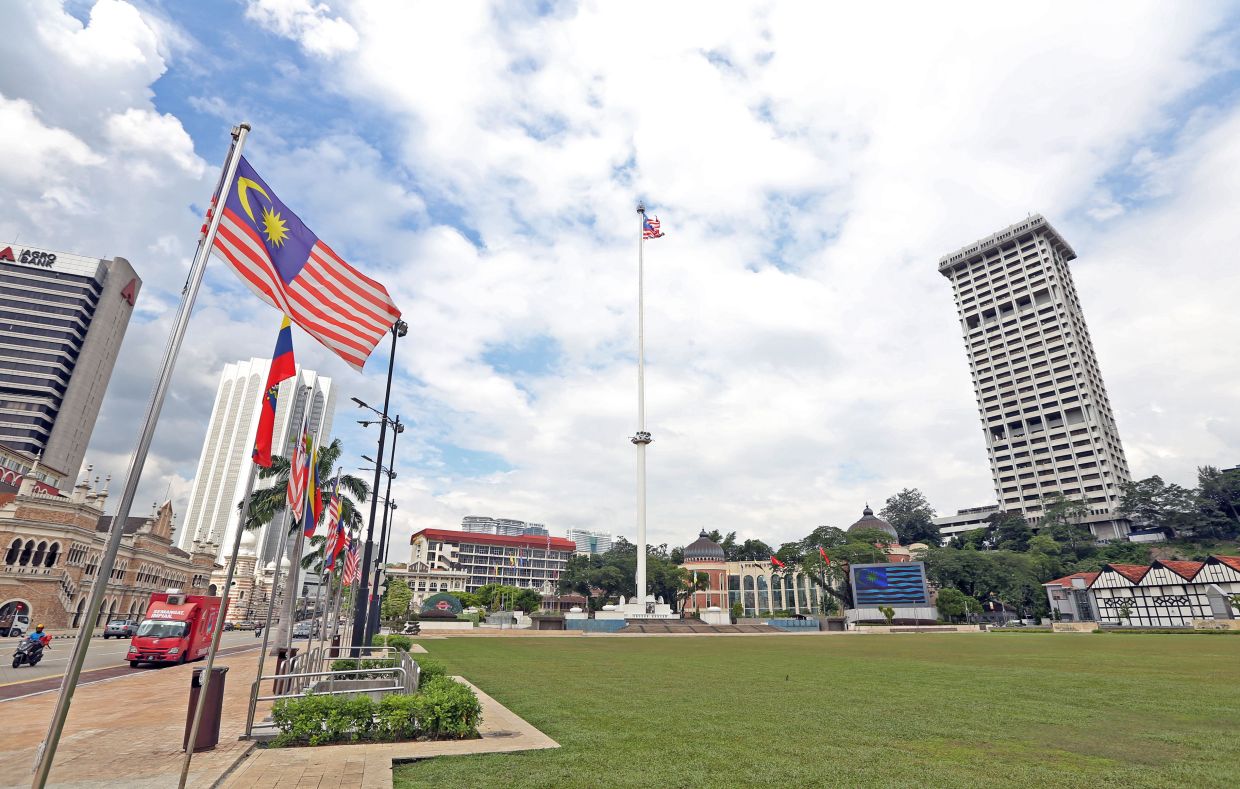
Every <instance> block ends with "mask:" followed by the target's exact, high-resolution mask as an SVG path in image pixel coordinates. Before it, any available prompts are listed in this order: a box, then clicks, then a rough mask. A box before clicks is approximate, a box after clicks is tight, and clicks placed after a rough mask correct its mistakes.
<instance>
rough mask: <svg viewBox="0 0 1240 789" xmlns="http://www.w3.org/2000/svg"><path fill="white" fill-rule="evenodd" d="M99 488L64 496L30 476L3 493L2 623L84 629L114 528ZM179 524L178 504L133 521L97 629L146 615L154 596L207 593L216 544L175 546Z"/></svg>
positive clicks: (87, 485) (88, 486)
mask: <svg viewBox="0 0 1240 789" xmlns="http://www.w3.org/2000/svg"><path fill="white" fill-rule="evenodd" d="M88 476H89V468H88ZM97 486H98V480H97V479H96V480H95V481H94V483H93V484H92V483H91V482H89V481H86V480H83V481H82V482H81V483H79V484H78V485H77V486H76V487H75V488H74V489H73V491H72V493H71V494H70V495H68V496H61V495H55V494H50V493H45V492H42V491H41V490H39V489H38V487H37V486H36V480H35V479H34V478H33V477H30V476H27V477H26V478H25V479H24V480H23V481H22V483H21V488H20V490H19V491H18V492H17V493H0V551H2V552H3V553H2V554H0V619H3V618H4V617H5V616H7V615H9V614H11V613H13V612H14V611H20V612H22V613H29V614H30V615H31V621H32V624H33V623H35V622H39V623H42V624H44V625H46V626H47V627H48V628H49V629H52V630H58V629H65V628H74V627H78V626H79V624H80V623H81V617H82V614H83V612H84V611H85V608H86V602H87V598H88V597H89V595H90V590H91V588H92V587H93V585H94V584H95V583H96V582H97V580H98V579H97V571H98V568H99V561H100V558H101V557H102V555H103V552H104V550H105V549H106V547H107V540H108V531H109V529H110V528H111V526H112V517H111V516H105V515H104V514H103V511H104V504H105V503H106V501H107V498H108V494H107V491H106V489H99V488H98V487H97ZM105 487H106V486H105ZM172 520H173V517H172V505H171V503H165V504H164V505H163V506H162V507H159V508H157V509H156V510H155V511H154V512H152V513H151V515H149V516H146V517H137V516H131V517H129V518H128V519H126V522H125V524H124V537H123V538H122V540H121V545H120V550H119V551H118V553H117V556H116V564H115V565H114V568H113V571H112V574H111V577H110V578H108V580H107V593H106V595H105V597H104V601H103V606H102V608H101V609H100V611H99V616H98V617H97V619H96V622H95V626H96V627H102V626H103V624H104V623H106V621H107V620H108V619H110V618H112V617H140V616H141V615H142V614H143V613H144V612H145V610H146V605H147V602H148V601H149V599H150V596H151V593H152V592H162V591H165V590H167V589H169V588H178V589H182V590H184V591H185V592H186V593H187V594H206V593H207V588H208V584H209V582H210V576H211V572H212V570H213V569H215V546H213V545H194V546H193V550H192V552H189V553H187V552H185V551H182V550H179V549H178V548H176V547H174V546H173V545H172V530H173V525H172Z"/></svg>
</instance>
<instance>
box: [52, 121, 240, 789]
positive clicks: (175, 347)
mask: <svg viewBox="0 0 1240 789" xmlns="http://www.w3.org/2000/svg"><path fill="white" fill-rule="evenodd" d="M249 132H250V124H248V123H241V124H240V125H239V126H237V127H236V128H234V129H233V131H232V137H233V143H232V146H231V147H230V148H229V150H228V157H227V158H226V159H225V160H224V171H223V177H222V178H221V179H220V185H219V188H218V189H217V190H216V195H217V197H219V196H223V195H224V193H225V192H226V190H227V188H228V185H229V184H231V183H232V180H233V177H234V176H235V175H236V173H237V165H238V163H240V161H241V149H242V147H243V146H244V145H245V138H246V135H247V134H249ZM218 203H219V205H218V207H217V209H216V210H215V211H214V212H213V213H212V215H211V222H210V223H209V225H208V228H207V234H206V235H205V236H204V237H203V238H202V239H201V240H200V241H199V242H198V252H197V254H196V255H195V257H194V263H193V265H192V266H191V267H190V271H189V277H188V278H187V279H186V281H185V288H184V290H183V291H182V293H181V306H180V307H179V308H178V310H177V316H176V320H175V322H174V324H173V328H172V333H171V335H169V337H168V345H167V347H166V348H165V349H164V357H163V360H162V362H161V364H160V368H159V375H158V376H157V378H156V382H155V388H154V391H153V392H152V395H151V400H150V402H149V403H148V404H147V410H146V418H145V420H144V421H143V423H142V429H141V431H140V432H139V435H138V445H137V447H136V448H135V449H134V453H133V457H132V458H131V459H130V463H129V471H128V476H127V477H126V478H125V487H124V489H123V491H122V493H121V499H120V502H119V503H118V504H117V507H116V513H115V514H114V515H113V516H112V528H111V531H110V532H109V534H108V545H107V548H106V550H105V551H104V554H103V557H102V559H101V560H100V563H99V571H98V573H97V574H96V575H95V582H94V585H93V586H92V587H91V591H90V602H89V603H88V604H87V606H86V611H85V612H84V614H85V618H84V619H83V620H82V626H81V627H80V628H79V629H78V634H77V640H75V641H74V643H73V653H72V655H70V657H69V665H68V667H67V668H66V670H65V676H64V679H63V680H62V681H61V683H60V694H59V696H58V697H57V700H56V709H55V711H54V712H53V713H52V720H51V723H50V724H49V725H48V730H47V739H45V740H44V741H43V742H42V743H40V745H39V748H38V751H37V752H36V754H35V766H34V780H33V781H32V782H31V786H32V787H34V789H42V787H43V786H44V785H46V784H47V779H48V776H49V775H50V774H51V770H52V762H53V761H54V760H55V758H56V748H57V746H58V745H59V744H60V735H61V732H63V731H64V727H65V719H66V718H68V716H69V706H70V705H71V704H72V702H73V691H74V690H75V689H76V688H77V681H78V677H79V676H80V675H81V673H82V664H83V663H84V662H85V661H86V651H87V650H88V649H89V648H90V636H91V632H92V631H93V630H94V623H95V620H96V618H97V617H98V616H99V608H100V606H101V605H102V603H103V595H104V592H106V591H107V586H108V584H107V579H108V578H110V577H111V576H112V568H113V566H114V565H115V564H116V553H117V550H118V549H119V548H120V543H121V537H122V536H124V533H125V521H127V520H128V519H129V509H130V507H132V506H133V499H134V496H135V495H136V494H137V492H138V482H139V480H140V479H141V477H142V468H143V466H145V465H146V456H147V453H148V452H149V451H150V449H151V439H152V438H154V436H155V426H156V423H157V422H158V421H159V412H160V411H161V410H162V409H163V405H164V399H165V398H166V397H167V395H168V387H169V385H170V384H171V382H172V371H173V369H174V368H175V367H176V360H177V355H178V354H179V353H180V351H181V342H182V341H183V340H184V339H185V331H186V329H187V328H188V326H189V318H190V314H191V313H192V312H193V310H194V301H195V300H196V299H197V298H198V290H199V288H200V287H201V285H202V277H203V273H204V272H205V271H206V267H207V259H208V258H209V257H210V256H211V247H212V245H213V244H214V243H215V234H216V231H217V230H218V229H219V226H220V219H221V218H222V217H223V216H224V210H223V201H222V200H221V201H218Z"/></svg>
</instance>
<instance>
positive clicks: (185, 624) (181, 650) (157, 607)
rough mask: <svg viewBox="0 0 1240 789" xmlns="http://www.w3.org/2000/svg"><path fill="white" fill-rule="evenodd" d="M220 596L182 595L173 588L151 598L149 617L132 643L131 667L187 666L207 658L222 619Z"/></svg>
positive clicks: (129, 657)
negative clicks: (163, 664)
mask: <svg viewBox="0 0 1240 789" xmlns="http://www.w3.org/2000/svg"><path fill="white" fill-rule="evenodd" d="M221 604H223V605H225V606H226V605H227V603H225V602H223V601H221V600H220V598H218V597H207V596H205V595H197V594H189V595H187V594H182V593H181V592H178V591H176V590H175V589H171V590H169V591H167V592H156V593H154V594H152V595H151V602H150V603H149V604H148V605H147V608H146V616H145V617H143V619H142V624H140V625H138V632H137V634H136V635H135V636H134V637H133V638H132V639H131V640H130V642H129V654H128V656H127V657H126V659H127V660H128V661H129V665H130V666H132V667H133V668H137V667H138V664H139V663H185V662H186V661H189V660H198V659H199V658H203V657H206V656H207V650H208V649H209V648H210V646H211V634H212V632H213V631H214V630H215V621H216V618H217V617H218V616H219V611H220V605H221Z"/></svg>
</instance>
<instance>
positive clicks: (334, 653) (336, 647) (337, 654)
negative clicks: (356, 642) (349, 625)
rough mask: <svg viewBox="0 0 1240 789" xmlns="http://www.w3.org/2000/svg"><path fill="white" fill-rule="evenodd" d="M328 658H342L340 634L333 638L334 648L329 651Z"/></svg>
mask: <svg viewBox="0 0 1240 789" xmlns="http://www.w3.org/2000/svg"><path fill="white" fill-rule="evenodd" d="M327 654H328V657H334V658H338V657H340V636H339V634H337V635H334V636H332V647H331V649H330V650H329V651H328V653H327Z"/></svg>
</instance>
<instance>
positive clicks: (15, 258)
mask: <svg viewBox="0 0 1240 789" xmlns="http://www.w3.org/2000/svg"><path fill="white" fill-rule="evenodd" d="M102 265H103V262H102V261H101V260H99V258H88V257H84V256H82V255H74V254H73V253H71V252H52V251H51V250H47V249H39V248H37V247H22V246H18V245H17V244H6V243H4V242H2V241H0V266H19V267H20V266H28V267H30V268H35V269H51V270H52V271H61V272H64V273H65V274H76V275H77V276H79V277H94V278H96V279H99V268H100V266H102Z"/></svg>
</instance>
